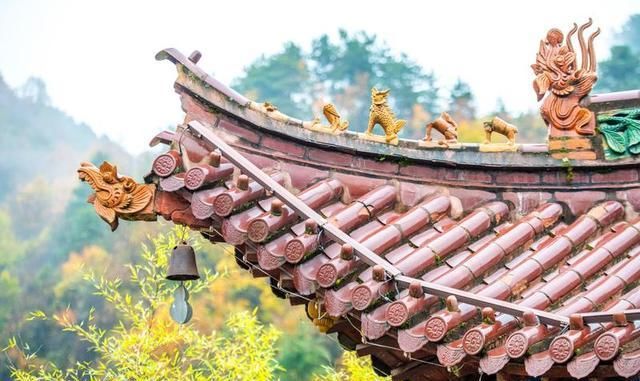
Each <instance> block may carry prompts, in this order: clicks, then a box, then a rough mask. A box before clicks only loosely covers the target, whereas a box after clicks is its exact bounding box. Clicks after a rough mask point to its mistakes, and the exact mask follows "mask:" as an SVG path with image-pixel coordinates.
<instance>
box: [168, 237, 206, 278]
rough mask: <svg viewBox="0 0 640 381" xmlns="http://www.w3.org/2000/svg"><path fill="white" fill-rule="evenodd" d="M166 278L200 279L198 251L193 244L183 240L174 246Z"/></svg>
mask: <svg viewBox="0 0 640 381" xmlns="http://www.w3.org/2000/svg"><path fill="white" fill-rule="evenodd" d="M166 279H169V280H177V281H185V280H196V279H200V274H198V266H197V265H196V253H195V251H194V250H193V247H192V246H191V245H187V243H186V242H182V243H181V244H179V245H178V246H176V247H174V248H173V252H172V253H171V258H170V259H169V270H168V271H167V276H166Z"/></svg>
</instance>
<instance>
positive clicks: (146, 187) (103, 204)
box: [78, 161, 156, 231]
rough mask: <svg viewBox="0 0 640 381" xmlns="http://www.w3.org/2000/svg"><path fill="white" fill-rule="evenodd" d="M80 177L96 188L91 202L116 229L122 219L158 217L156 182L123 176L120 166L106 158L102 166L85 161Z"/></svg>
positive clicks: (79, 170) (113, 228)
mask: <svg viewBox="0 0 640 381" xmlns="http://www.w3.org/2000/svg"><path fill="white" fill-rule="evenodd" d="M78 177H79V178H80V180H82V181H85V182H87V183H88V184H89V185H90V186H91V188H93V190H94V191H95V193H94V194H93V195H92V196H91V197H89V200H88V201H89V202H90V203H92V204H93V206H94V208H95V210H96V213H97V214H98V215H99V216H100V218H102V219H103V220H104V221H105V222H106V223H108V224H109V226H111V230H112V231H113V230H116V228H117V227H118V218H122V219H125V220H155V219H156V215H155V213H154V212H153V195H154V185H150V184H138V183H136V182H135V180H133V179H132V178H131V177H127V176H119V175H118V170H117V168H116V166H115V165H112V164H110V163H108V162H106V161H105V162H103V163H102V165H100V168H97V167H96V166H94V165H93V164H91V163H82V164H81V165H80V168H79V169H78Z"/></svg>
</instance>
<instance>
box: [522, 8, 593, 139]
mask: <svg viewBox="0 0 640 381" xmlns="http://www.w3.org/2000/svg"><path fill="white" fill-rule="evenodd" d="M591 24H592V21H591V19H589V21H588V22H587V23H585V24H583V25H581V26H580V28H578V26H577V25H576V24H575V23H574V24H573V28H572V29H571V30H570V31H569V33H568V34H567V39H566V45H563V44H562V42H563V40H564V35H563V33H562V32H561V31H560V30H559V29H555V28H553V29H550V30H549V32H547V36H546V38H545V39H544V40H542V41H540V48H539V51H538V54H537V55H536V63H535V64H533V65H531V68H532V69H533V72H534V73H535V75H536V79H535V80H534V81H533V89H534V90H535V92H536V95H537V97H538V100H542V99H543V98H544V101H543V103H542V107H541V108H540V111H541V114H542V117H543V118H544V120H545V122H546V123H547V125H548V126H549V127H550V135H551V136H570V135H575V134H579V135H593V134H594V133H595V120H594V116H593V113H592V112H591V111H589V110H588V109H587V108H584V107H581V106H580V105H579V102H580V99H582V98H584V97H585V96H586V95H588V94H589V92H590V91H591V88H592V87H593V85H594V84H595V82H596V80H597V79H598V77H597V75H596V57H595V52H594V49H593V40H594V39H595V38H596V36H598V34H600V29H598V30H596V31H595V32H594V33H593V34H591V36H589V39H588V42H585V39H584V31H585V29H587V28H588V27H590V26H591ZM576 30H577V31H578V33H577V34H578V42H579V44H580V56H581V57H580V58H581V62H580V66H578V62H577V53H576V52H575V51H574V49H573V45H572V43H571V38H572V37H573V35H574V34H575V33H576ZM545 95H546V97H545Z"/></svg>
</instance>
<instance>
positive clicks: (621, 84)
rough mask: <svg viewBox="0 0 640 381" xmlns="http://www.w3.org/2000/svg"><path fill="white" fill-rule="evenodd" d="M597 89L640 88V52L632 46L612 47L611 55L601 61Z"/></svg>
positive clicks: (619, 89)
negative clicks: (635, 50)
mask: <svg viewBox="0 0 640 381" xmlns="http://www.w3.org/2000/svg"><path fill="white" fill-rule="evenodd" d="M599 71H600V74H599V76H598V82H597V83H596V91H622V90H632V89H637V88H640V53H634V51H633V50H632V49H631V47H630V46H627V45H618V46H613V47H611V56H610V57H609V58H608V59H607V60H605V61H602V62H600V66H599Z"/></svg>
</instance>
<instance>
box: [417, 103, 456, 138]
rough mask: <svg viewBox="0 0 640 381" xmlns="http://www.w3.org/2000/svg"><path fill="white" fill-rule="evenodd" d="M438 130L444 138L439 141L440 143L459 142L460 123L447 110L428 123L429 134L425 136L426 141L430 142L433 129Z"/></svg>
mask: <svg viewBox="0 0 640 381" xmlns="http://www.w3.org/2000/svg"><path fill="white" fill-rule="evenodd" d="M432 130H436V131H438V132H439V133H440V134H441V135H442V136H443V137H444V139H443V140H441V141H439V142H438V143H439V144H446V143H457V142H458V124H457V123H456V121H455V120H453V118H452V117H451V115H449V114H448V113H447V112H445V111H443V112H442V113H441V114H440V116H439V117H438V118H437V119H436V120H434V121H433V122H431V123H429V124H427V134H426V136H425V137H424V141H426V142H430V141H431V140H432V138H431V131H432Z"/></svg>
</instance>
